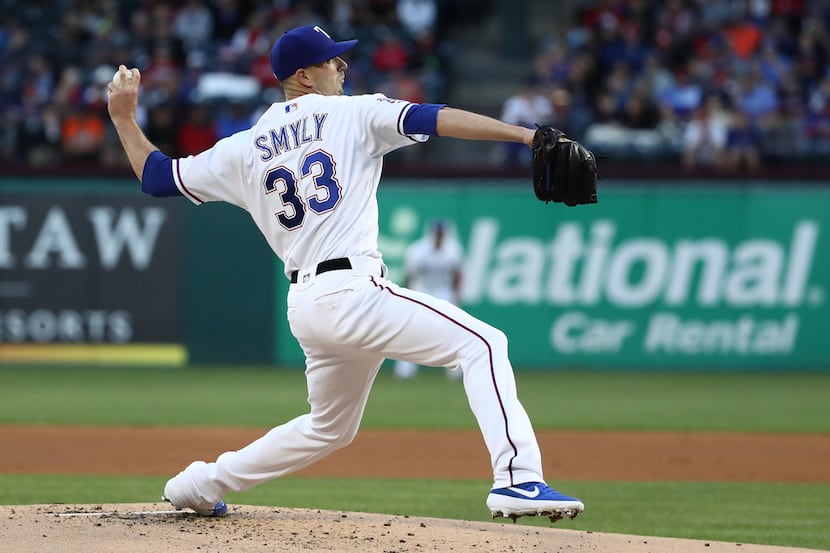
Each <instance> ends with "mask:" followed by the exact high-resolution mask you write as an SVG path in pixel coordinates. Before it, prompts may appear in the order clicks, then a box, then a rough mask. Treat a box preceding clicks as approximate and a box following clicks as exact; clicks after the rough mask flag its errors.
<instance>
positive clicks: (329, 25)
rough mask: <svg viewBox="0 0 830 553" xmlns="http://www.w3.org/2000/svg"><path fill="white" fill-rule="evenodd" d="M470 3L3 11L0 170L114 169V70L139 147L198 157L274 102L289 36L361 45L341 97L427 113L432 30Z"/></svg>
mask: <svg viewBox="0 0 830 553" xmlns="http://www.w3.org/2000/svg"><path fill="white" fill-rule="evenodd" d="M473 3H474V0H317V1H315V0H270V1H267V0H266V1H246V0H184V1H180V2H169V1H168V2H166V1H161V0H118V1H116V0H27V1H26V2H19V1H10V0H0V12H1V13H2V14H3V15H2V16H0V70H1V73H0V109H1V110H2V113H0V116H1V117H2V119H3V131H2V136H1V137H0V163H5V164H24V165H27V166H36V167H50V166H52V167H54V166H57V165H60V164H66V163H95V164H97V165H103V166H106V165H110V166H118V165H123V164H125V163H126V160H125V157H124V155H123V152H122V150H121V147H120V145H119V142H118V138H117V136H116V135H115V131H114V129H113V127H112V125H111V124H110V122H109V120H108V117H107V113H106V105H105V102H106V85H107V83H108V82H110V80H111V79H112V76H113V73H114V72H115V70H116V68H117V66H118V64H120V63H124V64H125V65H127V66H128V67H138V68H139V69H140V71H141V75H142V94H141V96H140V106H139V113H138V118H139V123H140V124H141V125H142V127H143V128H144V129H145V132H146V133H147V135H148V137H149V138H150V140H151V141H153V142H154V143H155V144H156V145H158V146H159V147H160V148H161V149H162V150H163V151H164V152H166V153H168V154H170V155H173V156H182V155H188V154H193V153H198V152H200V151H202V150H203V149H205V148H206V147H208V146H210V145H212V144H213V143H214V142H215V141H216V140H217V139H219V138H222V137H224V136H228V135H230V134H233V133H234V132H236V131H237V130H240V129H244V128H247V127H249V126H250V124H251V122H252V121H253V120H254V119H255V118H256V117H258V116H259V114H260V113H261V112H262V110H264V109H265V108H266V107H267V105H268V104H270V103H271V102H273V101H278V100H282V92H281V89H280V88H279V87H278V86H276V85H277V82H276V81H275V78H274V76H273V74H272V72H271V67H270V62H269V53H270V49H271V46H272V44H273V42H274V40H276V38H277V37H278V36H279V35H280V34H282V32H284V31H285V30H287V29H289V28H291V27H294V26H297V25H305V24H317V25H320V26H321V27H323V28H324V29H326V30H327V31H328V32H329V33H330V34H332V35H333V37H334V38H335V39H337V40H341V39H347V38H358V39H360V42H359V44H358V47H357V48H358V49H359V52H358V54H359V55H354V54H352V55H351V56H350V57H349V63H350V69H349V79H348V80H347V86H348V88H349V90H347V92H348V93H362V92H375V91H380V92H384V93H386V94H387V95H389V96H392V97H397V98H403V99H408V100H411V101H414V102H422V101H425V102H430V101H438V99H439V98H440V97H441V96H442V95H444V94H445V92H446V87H447V68H446V63H447V55H446V53H445V52H444V51H443V50H442V42H441V28H442V26H443V25H446V24H449V23H451V22H452V19H453V18H460V17H463V14H464V13H466V12H468V11H469V10H470V9H471V5H472V4H473ZM439 14H440V16H441V17H440V18H439Z"/></svg>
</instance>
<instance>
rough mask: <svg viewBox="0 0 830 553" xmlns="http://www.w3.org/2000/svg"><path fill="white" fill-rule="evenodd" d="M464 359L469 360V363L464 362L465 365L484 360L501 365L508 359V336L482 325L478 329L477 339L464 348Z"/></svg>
mask: <svg viewBox="0 0 830 553" xmlns="http://www.w3.org/2000/svg"><path fill="white" fill-rule="evenodd" d="M462 357H463V358H465V359H466V360H467V363H464V362H463V361H462V363H463V364H470V363H472V364H475V363H477V362H479V361H483V360H488V361H491V360H492V361H494V362H496V363H501V362H502V361H503V360H506V359H507V336H506V335H505V334H504V332H502V331H501V330H499V329H497V328H495V327H492V326H490V325H482V326H481V327H480V328H478V329H476V335H475V338H474V339H472V340H470V341H469V343H468V344H467V346H466V347H465V348H464V352H463V354H462Z"/></svg>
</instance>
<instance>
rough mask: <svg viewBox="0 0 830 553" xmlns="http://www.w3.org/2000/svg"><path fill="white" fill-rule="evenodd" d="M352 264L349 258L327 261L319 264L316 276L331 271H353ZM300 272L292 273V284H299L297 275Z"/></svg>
mask: <svg viewBox="0 0 830 553" xmlns="http://www.w3.org/2000/svg"><path fill="white" fill-rule="evenodd" d="M351 268H352V264H351V262H350V261H349V258H348V257H338V258H337V259H327V260H325V261H321V262H320V263H318V264H317V269H315V271H314V274H315V275H319V274H321V273H327V272H329V271H338V270H341V269H351ZM298 273H299V271H291V284H296V283H297V275H298Z"/></svg>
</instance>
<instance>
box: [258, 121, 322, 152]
mask: <svg viewBox="0 0 830 553" xmlns="http://www.w3.org/2000/svg"><path fill="white" fill-rule="evenodd" d="M328 116H329V114H328V113H313V114H312V115H311V117H302V118H300V119H297V120H296V121H293V122H291V123H288V124H287V125H283V126H282V127H280V128H279V129H271V130H269V131H268V132H267V133H266V134H261V135H259V136H257V137H256V139H254V146H255V147H256V148H257V149H258V150H260V151H261V152H262V155H261V156H259V159H261V160H262V161H270V160H271V159H273V158H275V157H276V156H278V155H280V154H281V153H282V152H288V151H290V150H293V149H295V148H299V147H300V146H301V145H302V144H308V143H309V142H317V141H320V140H322V139H323V125H324V124H325V122H326V118H327V117H328Z"/></svg>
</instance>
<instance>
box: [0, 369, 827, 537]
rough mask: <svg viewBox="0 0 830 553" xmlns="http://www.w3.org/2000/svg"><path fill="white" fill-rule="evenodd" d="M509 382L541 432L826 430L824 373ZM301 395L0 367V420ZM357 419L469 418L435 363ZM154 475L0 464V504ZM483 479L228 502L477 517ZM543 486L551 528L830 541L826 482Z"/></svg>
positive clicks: (137, 494) (375, 398) (161, 416)
mask: <svg viewBox="0 0 830 553" xmlns="http://www.w3.org/2000/svg"><path fill="white" fill-rule="evenodd" d="M517 382H518V388H519V395H520V397H521V398H522V402H523V403H524V405H525V407H526V408H527V410H528V412H529V414H530V416H531V419H532V420H533V421H534V425H535V426H536V428H537V429H553V428H561V429H574V430H580V429H601V430H684V431H724V432H726V431H748V432H801V433H830V409H828V391H829V390H830V375H820V374H803V375H802V374H769V373H763V374H754V375H751V374H741V375H734V374H710V373H702V374H683V373H669V374H659V373H643V374H639V373H630V374H627V373H595V372H594V373H577V372H558V373H551V374H541V373H522V372H520V373H518V374H517ZM305 398H306V389H305V379H304V377H303V375H302V373H301V372H300V371H286V370H276V369H265V368H259V369H256V368H236V367H216V368H204V367H202V368H198V367H191V368H187V369H159V368H142V369H136V368H117V369H114V368H108V367H93V368H81V367H71V368H59V367H8V366H6V367H2V366H0V424H9V423H12V424H15V423H16V424H32V423H35V424H65V425H77V424H87V425H102V424H103V425H130V426H182V425H200V426H228V427H236V426H257V427H270V426H274V425H276V424H279V423H281V422H283V421H285V420H287V419H289V418H292V417H294V416H296V415H298V414H300V413H304V412H306V411H307V405H306V403H305ZM362 427H363V428H421V429H442V428H450V429H474V428H476V424H475V421H474V419H473V417H472V414H471V413H470V410H469V407H468V405H467V400H466V397H465V395H464V393H463V389H462V385H461V384H459V383H457V382H448V381H447V380H446V379H445V378H444V376H443V373H441V372H440V371H430V370H425V371H424V372H423V373H422V374H421V375H419V378H418V379H416V380H414V381H412V382H405V383H401V382H397V381H395V380H394V379H393V378H392V377H391V375H390V374H389V371H388V370H387V369H384V370H383V371H382V373H381V375H380V376H379V378H378V380H377V382H376V383H375V388H374V390H373V392H372V394H371V396H370V399H369V404H368V406H367V410H366V415H365V417H364V421H363V425H362ZM0 446H2V444H0ZM164 480H165V479H164V478H149V477H145V478H142V477H99V476H84V477H80V476H42V475H37V476H36V475H30V476H29V475H26V476H23V475H0V503H3V504H18V503H53V502H65V503H102V502H119V503H120V502H148V501H156V500H157V498H158V496H159V493H160V490H161V488H162V486H163V485H164ZM488 484H489V483H488V482H480V481H464V480H462V481H424V480H394V481H389V480H371V479H354V480H339V479H323V478H314V479H312V478H294V477H289V478H281V479H278V480H276V481H273V482H268V483H266V484H263V485H262V486H259V487H257V488H254V489H252V490H249V491H247V492H244V493H242V494H230V495H229V496H228V500H229V502H231V503H247V504H262V505H280V506H286V507H292V506H296V507H312V508H321V509H334V510H350V511H355V510H356V511H368V512H386V513H393V514H402V513H406V514H410V515H421V516H436V517H445V518H461V519H468V520H488V519H489V517H488V514H487V511H486V509H485V507H484V504H483V501H484V495H485V493H486V490H487V488H488ZM552 484H554V485H555V486H556V487H558V488H560V489H561V490H562V491H564V492H566V493H570V494H574V495H577V496H579V497H581V498H582V499H584V500H585V502H586V512H585V513H584V515H583V516H581V517H580V518H579V519H577V520H576V521H569V522H565V521H563V522H561V523H559V525H561V526H563V527H568V528H575V529H584V530H593V531H605V532H617V533H626V534H643V535H655V536H677V537H688V538H696V539H710V540H723V541H734V542H743V543H764V544H772V545H782V546H800V547H811V548H819V549H830V534H829V533H828V532H827V521H828V520H830V486H828V485H818V484H804V485H800V484H773V483H706V482H683V483H677V482H583V481H579V482H558V481H557V482H552ZM638 505H647V506H648V508H644V509H640V508H637V507H636V506H638ZM632 506H635V507H632ZM494 523H497V522H494ZM520 524H530V525H534V524H548V523H547V521H545V520H543V521H535V522H534V521H532V520H529V521H522V522H520Z"/></svg>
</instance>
